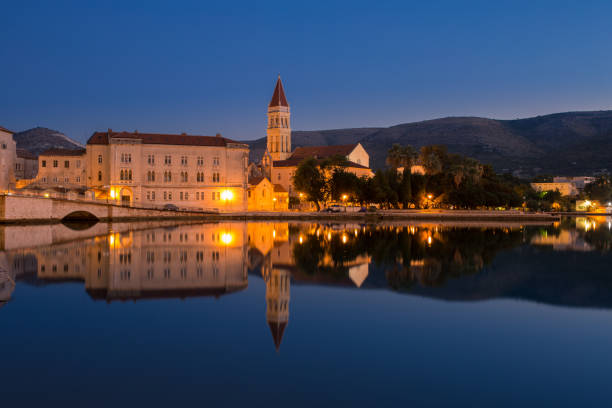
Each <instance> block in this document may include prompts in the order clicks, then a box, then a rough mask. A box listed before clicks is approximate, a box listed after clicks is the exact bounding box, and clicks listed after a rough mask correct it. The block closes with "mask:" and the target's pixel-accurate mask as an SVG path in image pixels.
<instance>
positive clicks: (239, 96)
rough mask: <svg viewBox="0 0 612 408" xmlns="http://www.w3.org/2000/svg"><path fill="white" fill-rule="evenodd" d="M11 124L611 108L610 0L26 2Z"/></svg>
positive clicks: (208, 128) (8, 74)
mask: <svg viewBox="0 0 612 408" xmlns="http://www.w3.org/2000/svg"><path fill="white" fill-rule="evenodd" d="M2 10H3V12H2V14H3V24H2V26H1V27H0V58H1V60H2V61H3V62H2V64H0V83H1V84H2V97H1V98H0V125H1V126H4V127H7V128H9V129H11V130H15V131H20V130H25V129H28V128H31V127H34V126H45V127H50V128H53V129H57V130H60V131H62V132H64V133H66V134H67V135H68V136H70V137H73V138H75V139H77V140H80V141H84V140H86V139H87V137H89V135H91V133H93V132H94V131H96V130H105V129H107V128H112V129H113V130H134V129H138V130H139V131H142V132H144V131H154V132H177V133H180V132H188V133H192V134H215V133H217V132H220V133H222V134H223V135H224V136H227V137H231V138H235V139H253V138H257V137H262V136H264V135H265V126H266V118H265V113H266V108H267V103H268V101H269V98H270V96H271V94H272V91H273V87H274V82H275V80H276V76H277V75H278V74H279V73H280V74H281V75H282V77H283V81H284V84H285V89H286V91H287V97H288V99H289V103H290V104H291V107H292V113H293V117H292V120H293V121H292V125H293V129H294V130H310V129H329V128H343V127H362V126H391V125H394V124H398V123H405V122H411V121H417V120H424V119H432V118H437V117H443V116H464V115H466V116H467V115H469V116H472V115H474V116H485V117H492V118H503V119H512V118H517V117H526V116H535V115H539V114H545V113H553V112H560V111H569V110H599V109H610V108H612V53H611V52H610V44H611V43H612V42H611V40H612V24H611V23H610V22H611V21H612V2H609V1H562V0H558V1H536V0H532V1H519V0H516V1H468V0H466V1H435V0H432V1H418V2H417V1H414V2H411V1H397V2H394V1H365V2H361V1H347V2H336V1H332V0H329V1H321V2H319V1H308V2H290V1H286V2H281V1H273V2H272V1H271V2H266V1H247V2H241V1H239V0H236V1H233V2H226V1H219V2H205V1H193V2H182V1H153V0H152V1H147V2H129V1H117V2H114V1H104V2H99V3H95V2H89V1H87V2H85V1H78V2H63V1H54V2H50V1H44V2H28V1H14V2H4V3H3V4H2Z"/></svg>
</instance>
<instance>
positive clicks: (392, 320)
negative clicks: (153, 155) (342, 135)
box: [0, 217, 612, 407]
mask: <svg viewBox="0 0 612 408" xmlns="http://www.w3.org/2000/svg"><path fill="white" fill-rule="evenodd" d="M611 229H612V218H611V217H578V218H563V219H561V220H560V221H555V222H550V223H544V224H542V225H526V224H525V223H521V222H520V221H517V222H505V223H499V222H497V223H496V222H488V223H472V224H470V223H466V222H454V221H448V222H434V221H431V220H429V221H427V220H424V221H422V222H419V221H414V222H410V223H406V222H387V223H383V224H375V223H372V224H368V223H359V222H353V221H348V222H336V221H331V220H330V221H318V222H286V221H269V222H231V221H224V222H214V223H196V222H189V223H184V224H179V223H176V221H167V222H163V223H159V222H146V223H145V222H143V223H132V224H130V223H124V224H106V223H96V224H81V223H73V224H70V225H64V224H56V225H38V226H36V225H28V226H3V227H0V232H1V235H0V248H1V249H2V250H1V252H0V302H1V303H0V305H2V307H1V308H0V323H1V325H2V335H1V336H0V347H1V348H2V350H3V353H2V370H1V371H0V381H1V383H2V390H3V392H2V402H3V404H6V406H33V405H50V406H59V405H66V406H72V405H86V406H88V407H97V406H100V407H104V406H111V405H112V406H118V407H120V406H135V405H137V406H141V405H145V404H146V405H149V406H162V405H166V406H168V405H170V406H186V405H195V404H208V405H212V406H229V405H238V404H244V405H246V404H248V405H250V406H263V405H273V406H275V405H279V406H280V405H283V406H313V405H317V406H331V405H334V406H397V405H407V404H412V405H414V406H450V405H452V406H527V405H529V406H535V405H540V406H542V405H544V406H594V405H605V404H606V403H607V390H608V384H607V376H606V375H605V374H606V373H607V372H609V371H610V370H611V369H612V354H611V353H609V351H608V349H609V346H610V344H612V324H611V322H612V276H611V275H610V272H611V269H610V265H612V231H611Z"/></svg>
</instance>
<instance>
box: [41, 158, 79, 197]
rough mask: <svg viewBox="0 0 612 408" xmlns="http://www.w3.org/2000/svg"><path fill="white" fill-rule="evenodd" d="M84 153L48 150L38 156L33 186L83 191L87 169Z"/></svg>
mask: <svg viewBox="0 0 612 408" xmlns="http://www.w3.org/2000/svg"><path fill="white" fill-rule="evenodd" d="M85 154H86V151H85V150H82V149H77V150H70V149H49V150H46V151H44V152H42V153H41V154H40V155H39V156H38V174H37V175H36V182H35V185H36V186H39V187H42V188H50V187H61V188H65V189H78V190H84V189H85V187H86V178H87V168H86V162H87V160H86V157H85Z"/></svg>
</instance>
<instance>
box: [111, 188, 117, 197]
mask: <svg viewBox="0 0 612 408" xmlns="http://www.w3.org/2000/svg"><path fill="white" fill-rule="evenodd" d="M115 197H117V192H116V191H115V190H114V189H111V191H110V198H113V199H114V198H115Z"/></svg>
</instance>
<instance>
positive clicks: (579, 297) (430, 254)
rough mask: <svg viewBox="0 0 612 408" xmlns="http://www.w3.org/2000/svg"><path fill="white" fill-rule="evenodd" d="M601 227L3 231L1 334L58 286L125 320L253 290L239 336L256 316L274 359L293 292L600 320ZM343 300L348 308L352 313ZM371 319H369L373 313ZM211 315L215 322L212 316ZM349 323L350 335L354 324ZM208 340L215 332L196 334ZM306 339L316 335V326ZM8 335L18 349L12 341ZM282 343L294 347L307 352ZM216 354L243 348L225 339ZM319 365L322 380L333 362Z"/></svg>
mask: <svg viewBox="0 0 612 408" xmlns="http://www.w3.org/2000/svg"><path fill="white" fill-rule="evenodd" d="M610 225H611V220H610V218H609V217H608V218H606V217H596V218H567V219H563V220H562V221H561V222H558V223H555V224H554V225H545V226H537V225H521V224H494V223H488V224H471V223H450V224H428V223H419V224H411V225H406V224H401V223H397V224H394V223H389V224H382V225H365V224H313V223H286V222H267V223H239V222H236V223H234V222H227V223H210V224H183V225H175V224H170V223H166V224H154V223H151V224H144V223H139V224H96V225H93V226H88V227H87V228H68V227H66V226H63V225H52V226H11V227H8V226H7V227H1V228H0V248H2V252H0V302H1V303H0V304H2V305H6V304H8V306H7V307H4V308H2V310H0V321H2V318H3V316H6V315H7V314H11V313H13V309H17V310H21V309H20V307H21V308H23V307H25V305H26V304H27V302H33V303H34V302H37V301H38V300H36V298H35V297H34V293H38V292H28V291H26V292H24V294H25V295H24V296H19V293H20V287H24V288H26V287H34V288H39V290H42V291H45V290H47V289H49V290H50V289H52V288H56V287H59V286H61V284H65V283H69V282H70V283H73V284H74V283H76V284H77V285H79V287H81V288H82V289H81V291H85V292H86V294H87V296H88V297H89V300H88V301H89V302H91V300H92V299H93V300H94V301H103V302H106V303H108V304H109V305H119V306H120V307H121V308H123V309H124V310H128V309H126V308H130V307H132V306H130V304H126V302H128V301H129V302H139V301H141V300H149V301H152V302H155V303H156V304H159V305H160V307H163V306H164V305H166V304H167V303H164V302H168V301H169V300H170V299H173V298H174V299H185V300H186V299H199V298H210V297H213V298H215V299H222V298H227V297H234V296H239V294H244V293H247V292H251V289H250V288H249V283H251V284H252V283H253V282H254V281H255V282H256V285H255V286H256V287H255V289H253V290H254V292H253V293H254V294H255V295H256V297H257V298H258V299H259V300H257V302H259V304H260V305H261V307H260V308H259V309H257V308H256V309H254V310H253V311H252V312H251V310H250V309H249V310H248V312H245V315H244V316H243V319H244V320H243V321H242V323H243V324H248V322H249V321H250V320H249V318H247V316H250V314H251V313H259V316H260V317H261V320H260V322H261V324H263V322H264V320H265V323H266V325H267V326H268V329H267V330H268V331H269V333H270V334H271V340H270V337H269V338H268V339H269V340H268V341H269V343H268V344H270V343H273V346H274V349H275V350H276V351H277V352H281V346H282V345H284V340H283V339H284V338H285V337H286V333H287V332H288V331H290V330H291V324H290V321H291V319H292V315H291V313H292V310H293V307H294V306H296V305H297V307H298V309H300V308H299V306H300V304H299V302H300V299H299V298H292V296H291V294H292V285H293V286H294V288H293V289H295V288H296V285H297V287H305V288H309V289H307V290H309V291H312V290H318V291H320V293H321V294H320V299H321V303H322V304H328V303H329V304H331V302H332V299H329V298H326V296H329V293H328V292H327V289H328V288H343V289H348V288H352V289H356V290H358V291H359V293H361V291H365V292H364V295H365V293H368V291H371V290H376V289H379V290H380V289H383V290H386V291H389V296H391V293H392V292H393V293H397V294H401V295H402V296H405V298H406V299H408V298H415V297H417V298H421V297H422V298H430V299H444V300H453V301H460V302H462V303H463V304H465V303H468V302H473V301H482V300H493V299H522V300H528V301H530V302H535V304H537V303H544V304H548V305H558V306H564V307H572V308H580V309H585V308H587V309H588V308H596V309H605V310H607V309H610V308H612V275H610V268H609V266H610V260H611V259H612V258H611V256H610V250H611V249H612V247H611V243H612V232H611V228H610ZM258 282H261V285H259V284H258ZM258 288H260V289H258ZM317 288H318V289H317ZM323 288H325V290H323ZM364 295H362V296H363V298H364V299H365V296H364ZM410 295H414V296H410ZM13 298H14V299H13ZM355 299H359V296H357V297H356V298H354V299H353V300H351V301H352V302H355V301H357V300H355ZM393 299H394V298H389V301H395V300H393ZM74 301H75V304H78V302H82V300H76V299H75V300H74ZM296 302H297V304H295V303H296ZM12 303H14V305H12ZM451 305H452V303H451ZM13 306H15V307H13ZM336 306H337V305H336ZM186 307H188V306H186ZM346 307H348V308H350V309H354V310H356V309H357V308H358V307H357V305H356V304H347V305H346ZM376 307H377V306H374V305H373V306H372V312H373V313H374V312H375V310H376ZM449 307H451V308H452V306H449ZM17 310H16V311H15V312H16V313H17ZM216 310H218V311H219V313H221V314H223V313H224V312H223V304H220V306H219V308H216ZM314 310H316V308H314V307H312V308H311V309H310V310H306V311H304V308H302V309H301V313H302V314H301V318H302V321H304V319H305V320H306V321H307V320H308V318H314V317H315V316H310V315H309V313H314ZM449 310H450V309H449ZM19 313H20V312H19ZM41 313H44V310H43V311H41ZM233 318H234V319H235V317H233ZM353 318H354V319H355V324H356V325H358V324H359V317H358V316H354V317H353ZM381 319H382V320H381V321H384V316H383V317H381ZM364 322H365V321H364ZM140 324H142V325H144V324H145V323H140ZM234 324H241V320H240V319H238V321H235V322H234ZM361 324H363V325H367V324H368V323H361ZM448 324H450V323H448ZM215 329H217V330H218V329H220V327H218V326H217V327H215V326H213V327H210V328H209V330H210V331H211V332H214V331H215ZM313 329H314V330H318V327H317V324H316V323H315V324H313ZM366 329H367V327H366ZM295 330H296V331H298V332H299V329H298V328H296V329H295ZM8 334H9V335H15V336H18V335H19V333H18V332H15V330H13V331H12V332H10V333H8ZM390 335H391V334H390ZM268 336H270V335H268ZM391 336H392V335H391ZM15 341H17V339H15ZM293 341H294V343H295V345H298V344H302V342H308V338H300V339H297V338H295V337H294V338H293ZM356 341H358V340H356ZM364 341H365V340H364ZM389 341H392V337H391V339H390V340H389ZM0 344H1V342H0ZM270 346H271V345H270ZM229 347H230V348H232V349H234V348H239V347H242V345H241V343H240V341H238V340H236V339H234V340H233V342H232V343H230V344H229ZM292 349H293V348H292ZM364 352H367V350H366V351H364ZM313 358H315V357H313ZM327 363H328V364H330V366H331V367H333V366H334V364H333V361H328V362H327ZM468 405H469V404H468Z"/></svg>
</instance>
